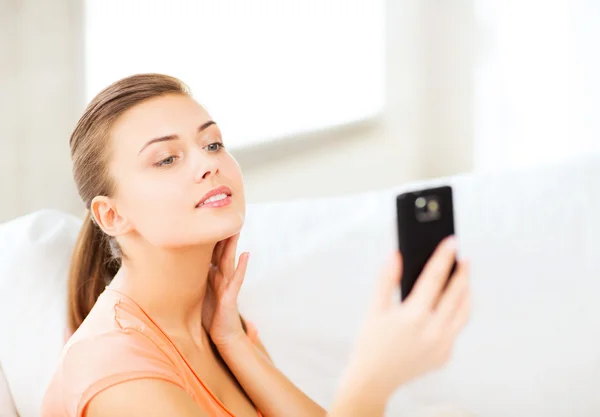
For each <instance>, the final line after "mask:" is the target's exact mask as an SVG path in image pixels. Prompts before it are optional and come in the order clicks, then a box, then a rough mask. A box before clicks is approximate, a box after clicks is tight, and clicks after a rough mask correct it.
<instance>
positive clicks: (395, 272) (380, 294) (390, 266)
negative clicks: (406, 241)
mask: <svg viewBox="0 0 600 417" xmlns="http://www.w3.org/2000/svg"><path fill="white" fill-rule="evenodd" d="M401 276H402V255H401V254H400V252H397V251H396V252H394V254H393V255H392V256H390V259H389V260H388V261H387V263H386V264H385V266H384V268H383V270H382V271H381V276H380V277H379V282H378V284H377V288H376V291H375V293H374V295H375V296H374V299H373V302H372V308H373V309H374V310H376V311H384V310H387V309H388V308H389V307H390V305H391V304H392V302H393V301H392V298H393V296H394V295H395V294H397V292H398V289H399V288H400V277H401ZM397 301H398V303H400V300H397Z"/></svg>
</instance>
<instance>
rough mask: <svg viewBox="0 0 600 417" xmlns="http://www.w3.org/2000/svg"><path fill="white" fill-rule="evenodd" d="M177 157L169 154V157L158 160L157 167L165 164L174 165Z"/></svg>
mask: <svg viewBox="0 0 600 417" xmlns="http://www.w3.org/2000/svg"><path fill="white" fill-rule="evenodd" d="M176 159H177V157H176V156H169V157H168V158H165V159H163V160H162V161H160V162H157V163H156V164H154V165H156V166H157V167H164V166H168V165H173V163H175V160H176Z"/></svg>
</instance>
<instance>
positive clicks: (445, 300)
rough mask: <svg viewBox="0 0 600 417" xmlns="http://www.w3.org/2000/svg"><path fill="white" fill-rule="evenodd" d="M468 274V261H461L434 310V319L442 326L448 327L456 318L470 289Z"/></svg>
mask: <svg viewBox="0 0 600 417" xmlns="http://www.w3.org/2000/svg"><path fill="white" fill-rule="evenodd" d="M468 276H469V268H468V264H467V262H466V261H460V262H459V263H458V268H456V272H455V273H454V275H452V278H450V282H449V284H448V287H447V288H446V290H445V291H444V293H443V294H442V296H441V298H440V302H439V303H438V305H437V307H436V309H435V312H434V320H435V321H436V322H437V324H438V325H440V326H442V328H447V326H448V325H449V324H450V323H451V322H452V321H453V320H454V316H455V315H456V312H457V310H458V308H459V307H460V305H461V302H462V300H463V298H464V296H465V293H466V291H467V289H468V282H469V281H468Z"/></svg>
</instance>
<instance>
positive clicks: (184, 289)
mask: <svg viewBox="0 0 600 417" xmlns="http://www.w3.org/2000/svg"><path fill="white" fill-rule="evenodd" d="M214 246H215V245H214V244H211V245H206V246H194V247H187V248H178V249H175V250H165V249H156V248H154V249H152V250H150V251H151V252H152V253H130V254H129V257H128V258H127V259H123V263H122V266H121V269H120V270H119V272H118V273H117V275H116V276H115V278H114V279H113V281H112V282H111V284H110V287H111V288H114V289H116V290H119V291H122V292H124V293H125V294H126V295H128V296H131V297H132V298H133V299H134V300H135V301H136V302H137V303H138V304H139V305H140V306H141V307H142V308H143V309H144V311H146V313H147V314H149V315H150V316H151V317H152V319H153V320H155V321H156V322H157V323H158V324H159V325H160V326H161V327H162V328H163V329H164V330H165V331H169V332H170V333H176V334H179V333H182V332H185V333H186V334H195V335H199V334H201V333H202V332H201V330H202V306H203V302H204V295H205V293H206V286H207V280H208V271H209V267H210V261H211V258H212V253H213V249H214Z"/></svg>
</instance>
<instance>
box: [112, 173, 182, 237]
mask: <svg viewBox="0 0 600 417" xmlns="http://www.w3.org/2000/svg"><path fill="white" fill-rule="evenodd" d="M185 194H186V193H185V191H184V190H183V187H177V186H173V181H172V180H171V181H169V180H168V178H166V176H163V177H162V178H161V177H160V176H156V177H152V178H147V177H144V178H140V177H131V178H130V181H128V183H127V189H123V197H124V198H123V200H124V201H125V205H126V210H127V213H128V215H129V217H130V218H131V221H132V223H133V224H134V227H135V228H136V229H137V230H138V231H139V232H140V233H141V234H142V235H146V234H148V235H152V234H156V233H160V230H164V229H166V228H168V227H171V226H172V224H171V223H172V222H173V219H177V218H179V217H180V215H181V212H182V211H183V210H185V209H187V210H188V211H190V210H191V208H192V207H191V201H192V199H191V198H190V197H189V196H188V198H187V199H185Z"/></svg>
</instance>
